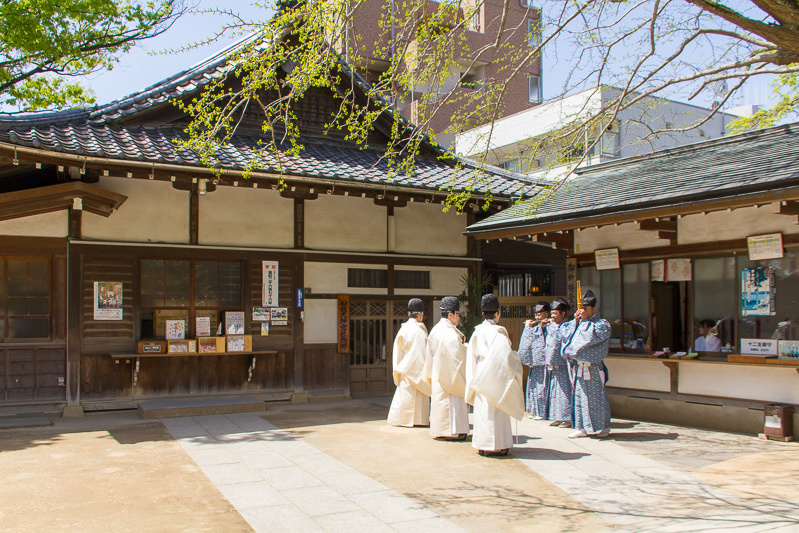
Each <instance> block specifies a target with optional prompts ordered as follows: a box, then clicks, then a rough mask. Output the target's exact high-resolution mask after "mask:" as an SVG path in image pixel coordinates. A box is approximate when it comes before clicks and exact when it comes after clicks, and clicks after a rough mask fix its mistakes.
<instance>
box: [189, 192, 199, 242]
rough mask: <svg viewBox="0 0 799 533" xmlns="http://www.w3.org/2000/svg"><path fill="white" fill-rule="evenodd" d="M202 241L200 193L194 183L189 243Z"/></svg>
mask: <svg viewBox="0 0 799 533" xmlns="http://www.w3.org/2000/svg"><path fill="white" fill-rule="evenodd" d="M199 242H200V194H199V193H198V192H197V186H196V185H192V187H191V193H190V194H189V244H198V243H199Z"/></svg>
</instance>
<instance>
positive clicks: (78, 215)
mask: <svg viewBox="0 0 799 533" xmlns="http://www.w3.org/2000/svg"><path fill="white" fill-rule="evenodd" d="M82 224H83V210H82V209H70V210H69V228H68V230H67V232H68V235H69V238H70V239H75V240H80V239H81V238H82V235H83V229H82Z"/></svg>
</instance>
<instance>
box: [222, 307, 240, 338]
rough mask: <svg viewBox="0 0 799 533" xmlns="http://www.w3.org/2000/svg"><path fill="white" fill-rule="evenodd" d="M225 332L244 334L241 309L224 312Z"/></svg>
mask: <svg viewBox="0 0 799 533" xmlns="http://www.w3.org/2000/svg"><path fill="white" fill-rule="evenodd" d="M225 334H226V335H243V334H244V312H243V311H227V312H226V313H225Z"/></svg>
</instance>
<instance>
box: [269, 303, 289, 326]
mask: <svg viewBox="0 0 799 533" xmlns="http://www.w3.org/2000/svg"><path fill="white" fill-rule="evenodd" d="M270 318H271V320H272V325H273V326H286V325H288V323H289V310H288V308H287V307H275V308H273V309H272V310H271V314H270Z"/></svg>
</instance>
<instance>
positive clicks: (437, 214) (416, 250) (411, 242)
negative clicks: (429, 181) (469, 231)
mask: <svg viewBox="0 0 799 533" xmlns="http://www.w3.org/2000/svg"><path fill="white" fill-rule="evenodd" d="M394 218H395V220H396V227H397V233H396V249H395V250H396V252H398V253H402V254H426V255H454V256H459V257H462V256H465V255H466V237H465V236H464V235H463V232H464V231H465V230H466V215H463V214H461V215H458V214H456V213H455V210H454V209H453V210H450V212H448V213H444V212H443V211H442V205H441V204H426V203H415V202H410V203H408V205H407V206H406V207H402V208H398V209H395V210H394Z"/></svg>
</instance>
